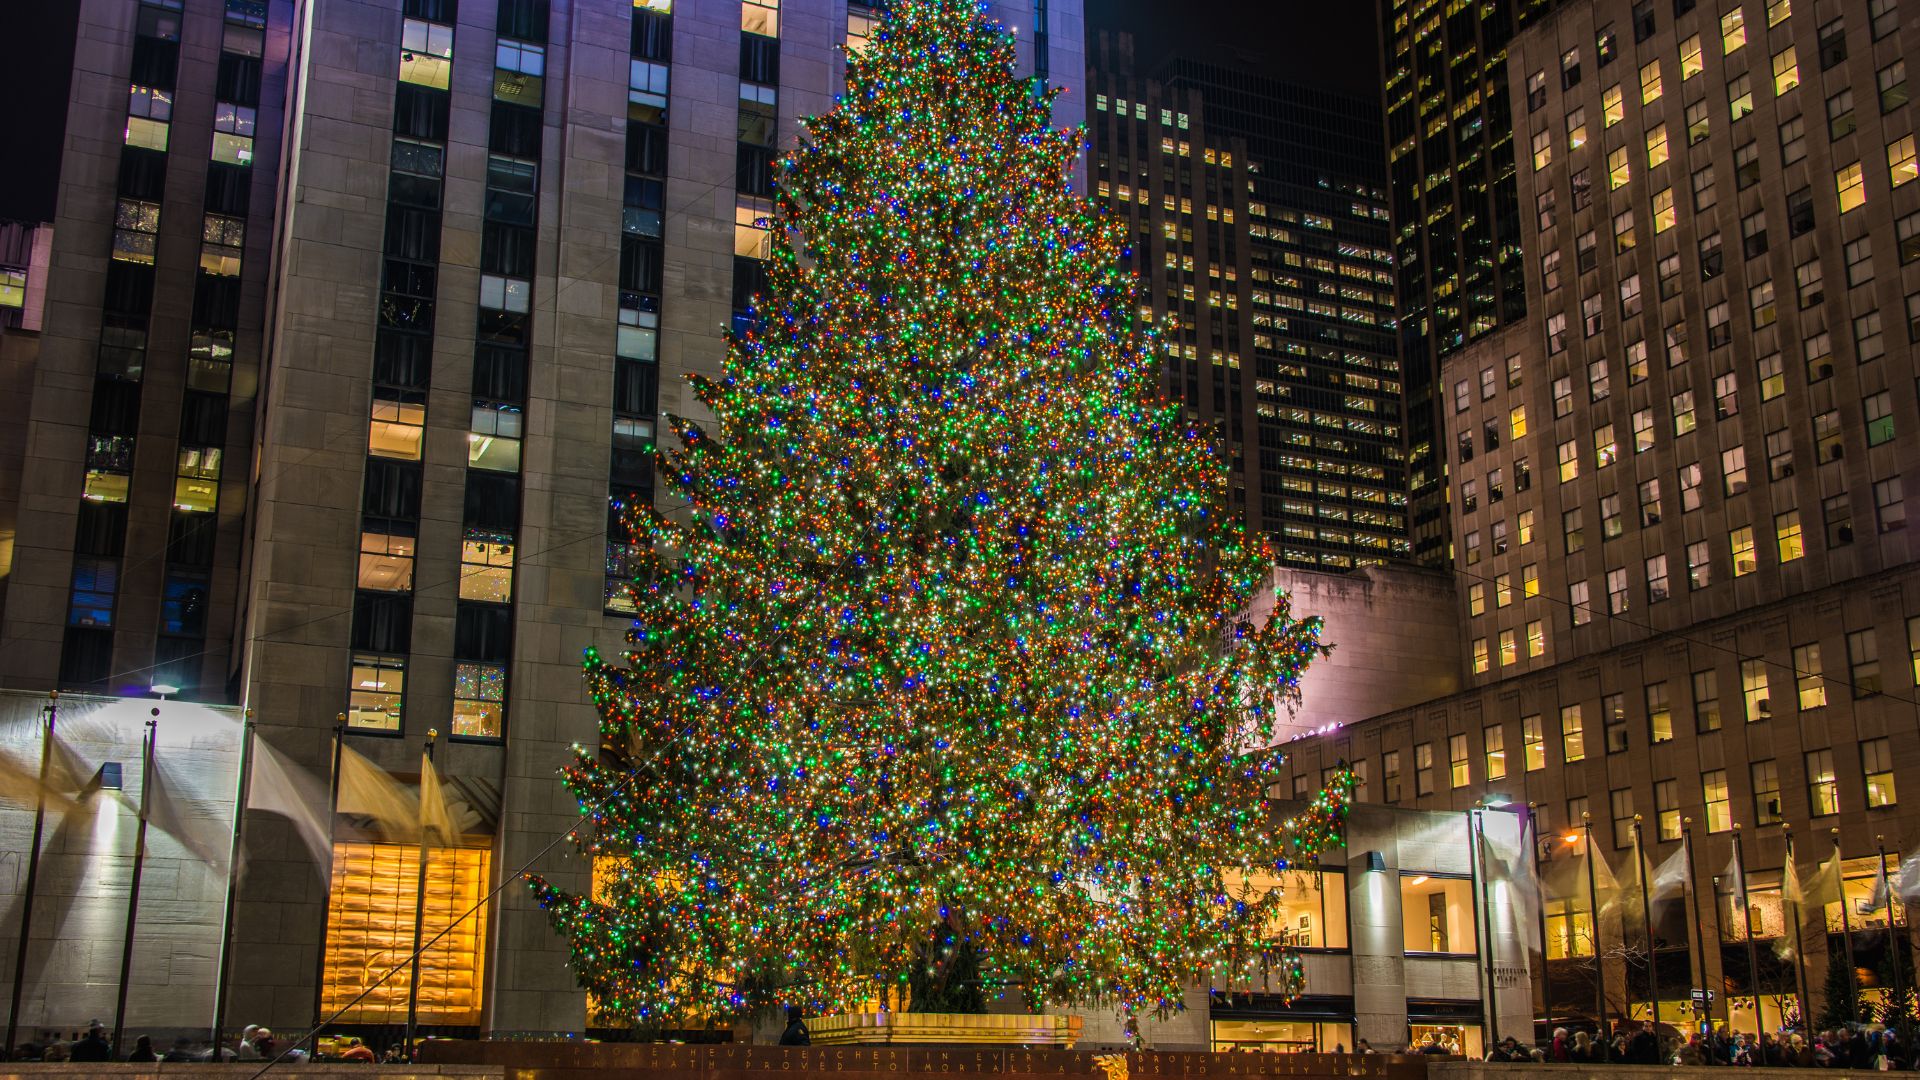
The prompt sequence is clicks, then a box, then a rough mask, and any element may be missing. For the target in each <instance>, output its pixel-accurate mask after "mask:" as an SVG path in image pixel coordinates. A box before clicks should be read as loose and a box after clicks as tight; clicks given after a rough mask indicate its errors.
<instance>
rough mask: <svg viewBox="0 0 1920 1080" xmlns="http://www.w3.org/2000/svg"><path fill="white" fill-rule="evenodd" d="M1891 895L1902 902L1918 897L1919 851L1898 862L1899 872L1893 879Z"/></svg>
mask: <svg viewBox="0 0 1920 1080" xmlns="http://www.w3.org/2000/svg"><path fill="white" fill-rule="evenodd" d="M1893 895H1895V896H1897V897H1899V898H1900V899H1901V900H1903V901H1904V900H1912V899H1914V898H1915V897H1920V851H1916V852H1914V853H1913V854H1911V855H1908V856H1906V857H1904V858H1902V859H1901V860H1900V872H1899V873H1898V874H1895V875H1894V878H1893Z"/></svg>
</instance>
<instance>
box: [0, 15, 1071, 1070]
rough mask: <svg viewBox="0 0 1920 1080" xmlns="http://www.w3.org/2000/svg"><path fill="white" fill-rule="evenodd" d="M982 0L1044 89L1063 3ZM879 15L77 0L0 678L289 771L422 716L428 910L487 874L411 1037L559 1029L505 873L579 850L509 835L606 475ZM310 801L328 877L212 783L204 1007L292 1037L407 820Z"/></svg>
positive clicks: (556, 748) (550, 833)
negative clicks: (477, 915)
mask: <svg viewBox="0 0 1920 1080" xmlns="http://www.w3.org/2000/svg"><path fill="white" fill-rule="evenodd" d="M989 11H990V13H991V14H992V15H993V16H994V17H996V18H997V19H999V20H1000V21H1001V22H1002V23H1003V24H1005V25H1007V26H1009V27H1010V28H1012V29H1013V30H1014V32H1015V34H1016V37H1017V39H1018V43H1019V44H1018V52H1019V56H1020V63H1021V65H1022V68H1023V69H1024V70H1027V71H1030V72H1036V73H1039V74H1042V75H1044V76H1045V77H1047V78H1048V79H1049V80H1050V81H1051V82H1052V83H1053V84H1054V85H1057V86H1059V87H1060V88H1062V89H1063V90H1065V93H1064V94H1063V95H1061V96H1060V98H1059V99H1058V100H1057V102H1056V106H1055V108H1056V112H1055V120H1056V123H1057V125H1058V126H1061V127H1073V126H1075V125H1078V124H1080V123H1081V122H1082V121H1083V119H1084V96H1083V94H1082V93H1081V77H1082V73H1083V72H1084V70H1085V66H1086V65H1085V59H1084V46H1083V31H1082V13H1081V5H1080V3H1079V0H999V2H996V3H993V4H991V5H989ZM877 18H878V13H877V12H876V11H874V10H872V9H870V8H868V7H864V6H861V5H857V4H856V5H852V6H849V4H848V3H846V2H845V0H834V2H833V3H800V2H796V0H787V2H786V3H784V4H783V3H781V0H724V2H707V0H465V2H456V0H327V2H324V3H322V2H317V0H227V2H219V0H145V2H141V0H82V2H81V8H80V12H79V15H78V31H77V36H78V47H77V50H76V61H75V66H74V73H73V83H72V87H71V93H70V98H71V102H70V105H69V117H68V121H67V125H66V132H67V134H66V143H65V149H64V153H63V155H62V158H61V160H60V162H59V163H58V167H59V169H60V171H61V185H62V188H61V190H62V196H61V199H60V203H59V209H58V213H57V220H56V222H55V223H54V226H55V227H54V229H53V230H52V233H51V235H52V236H53V237H55V238H56V239H55V240H54V242H53V244H52V247H51V252H50V258H49V260H48V261H49V269H48V273H47V276H46V294H45V295H46V304H45V311H46V318H45V321H44V326H43V327H42V328H41V329H40V332H39V335H38V339H37V341H36V342H34V344H35V345H36V346H37V349H36V352H37V355H36V356H35V357H33V358H32V359H31V360H30V361H29V366H28V367H25V368H23V369H22V370H21V371H20V372H19V373H18V381H19V384H20V385H21V386H22V388H23V391H24V392H26V393H28V394H30V399H29V407H28V410H27V411H28V413H29V418H28V420H27V422H26V425H25V428H26V431H25V437H24V443H23V448H22V450H21V452H20V456H21V458H22V462H23V463H22V466H21V468H20V469H19V470H18V471H19V487H18V494H17V496H14V497H12V498H10V500H9V505H8V508H7V512H8V513H10V514H13V515H15V518H16V520H17V523H18V524H17V540H16V542H15V544H14V546H13V548H12V550H11V552H10V556H9V561H8V563H7V565H6V567H5V574H4V577H5V580H6V592H5V609H4V612H0V635H3V638H0V640H4V641H5V644H6V648H4V649H0V685H4V686H6V687H9V688H20V689H26V690H36V691H40V690H46V689H52V688H56V687H58V688H64V689H87V690H94V691H103V692H109V693H114V694H122V695H125V694H133V695H143V694H147V693H149V692H154V691H158V692H160V693H165V694H167V695H168V696H170V697H173V698H175V699H176V700H190V701H204V702H220V703H228V704H235V705H243V706H245V707H246V708H249V709H251V710H252V713H253V716H254V719H255V721H256V723H257V725H258V731H259V736H260V739H261V740H262V743H263V744H264V745H266V746H269V747H271V748H273V750H274V751H275V752H276V753H278V754H280V755H282V756H284V758H285V759H286V761H287V762H288V763H289V764H290V766H291V767H293V768H296V769H299V770H302V771H304V772H306V773H308V774H310V775H311V776H314V777H317V778H319V782H320V783H321V784H322V785H325V783H326V778H327V777H328V775H329V773H330V770H331V762H332V760H333V758H334V753H333V737H334V732H335V730H336V727H339V726H344V728H345V730H346V735H345V744H346V745H347V746H349V747H350V748H352V749H353V750H354V751H355V752H357V753H358V754H360V755H362V756H364V757H365V758H367V759H369V760H371V761H372V762H374V763H375V764H376V765H378V766H379V767H380V768H382V769H384V770H386V771H387V772H389V773H390V774H392V775H394V776H396V777H398V778H400V779H401V780H402V781H403V782H407V783H411V782H412V781H413V777H414V775H415V774H417V773H418V772H419V771H420V760H421V754H422V750H423V747H424V745H425V741H426V737H427V733H428V732H429V730H436V731H437V732H438V734H439V739H438V741H437V745H436V747H435V761H436V763H437V765H438V768H439V769H440V771H441V772H442V773H443V774H444V775H445V777H446V778H447V780H448V783H449V784H450V785H452V786H454V787H457V788H458V789H459V790H460V792H461V793H462V798H463V799H464V800H465V805H466V806H467V807H468V809H469V810H470V811H471V812H470V813H469V814H468V815H467V816H466V825H467V827H468V831H469V835H468V836H467V837H466V838H465V840H464V841H463V844H462V845H461V846H460V847H458V848H456V849H451V850H449V851H447V852H445V853H442V854H437V855H435V856H434V857H433V858H430V859H429V861H428V870H429V888H430V895H431V896H433V897H434V898H435V899H434V903H433V904H430V905H429V909H428V925H429V927H430V928H432V927H437V926H439V925H443V924H444V920H446V919H450V918H451V916H452V905H453V903H454V900H455V899H456V898H466V897H469V896H474V897H477V896H480V895H484V894H485V893H486V892H487V891H488V890H490V888H491V887H492V886H493V885H495V884H500V883H505V884H506V885H507V887H506V888H505V889H504V890H503V891H502V892H501V893H500V895H499V897H498V898H497V899H496V900H495V901H493V903H492V904H491V905H489V906H488V909H487V910H488V916H489V917H488V918H487V920H486V921H485V923H484V924H481V925H482V929H480V930H479V931H478V932H477V933H476V934H475V935H473V937H472V939H471V940H459V941H458V944H459V947H458V948H457V949H454V950H452V951H451V952H448V953H446V955H445V956H444V957H443V958H442V959H441V960H436V961H435V964H436V967H435V971H436V973H437V974H435V975H434V976H433V978H434V979H436V980H438V981H437V982H435V983H434V986H435V995H434V1002H433V1004H432V1005H431V1006H430V1007H427V1008H425V1009H423V1022H425V1023H426V1024H427V1026H428V1027H429V1028H430V1029H433V1030H440V1031H446V1032H460V1031H474V1030H481V1029H485V1030H490V1031H493V1032H498V1033H508V1032H557V1031H579V1030H581V1028H582V1027H583V1025H584V1022H585V1001H584V995H583V994H582V993H581V992H579V991H578V990H577V989H576V988H575V987H574V985H573V980H572V977H571V975H570V974H569V973H568V971H567V969H566V966H565V951H564V948H563V945H562V943H561V941H560V940H559V939H558V938H557V937H556V936H555V935H554V934H553V932H552V931H551V930H550V928H549V927H548V925H547V922H546V919H545V917H544V916H543V915H542V914H541V913H540V912H539V911H538V910H537V909H536V907H535V905H534V904H533V902H532V900H531V897H530V895H529V894H528V893H527V892H526V890H524V889H523V888H522V887H520V886H518V885H517V884H515V883H514V882H513V877H514V874H515V872H516V871H517V870H518V868H520V867H522V866H523V865H526V864H528V863H529V861H530V860H531V861H532V862H533V869H535V870H537V871H539V872H541V873H544V874H546V875H547V876H549V877H550V878H552V879H554V880H556V881H557V882H559V883H561V884H563V885H565V886H568V887H576V888H577V887H583V886H584V885H585V879H586V874H585V872H584V868H582V867H580V866H579V864H578V863H577V861H570V857H569V852H568V849H567V846H566V845H564V844H562V845H559V846H557V847H551V848H550V846H549V845H551V844H552V842H553V841H554V840H555V838H556V837H558V836H559V834H560V833H562V832H563V831H564V830H566V829H567V828H568V827H570V826H571V825H573V824H574V823H575V821H576V816H577V807H575V806H574V805H573V804H572V802H571V801H570V799H569V798H568V797H567V796H566V794H565V792H564V791H563V790H562V789H561V787H560V785H559V783H558V782H557V778H556V770H557V769H558V767H559V766H560V765H561V764H562V763H563V762H564V761H565V760H566V759H567V757H568V755H569V753H570V751H571V747H572V746H574V745H575V744H589V745H590V744H592V743H593V741H594V740H595V739H597V737H598V716H597V713H596V712H595V711H594V709H593V708H592V707H591V706H590V704H589V703H588V701H587V699H586V695H585V692H584V688H583V686H582V684H581V680H580V677H579V665H580V660H581V656H582V653H583V651H584V650H585V649H586V648H587V647H589V646H598V647H600V648H601V649H602V650H607V651H613V652H617V651H618V649H619V648H620V647H621V645H622V635H623V632H624V630H625V627H626V618H625V616H624V614H623V612H622V611H621V608H622V606H623V604H624V597H623V595H622V594H621V593H620V591H619V588H618V583H619V582H620V581H621V580H622V575H623V568H624V555H625V540H626V538H625V537H624V536H623V535H620V534H619V532H618V530H617V529H615V528H614V527H613V526H612V524H611V520H612V517H611V513H610V511H611V510H612V509H617V507H618V506H619V505H621V504H623V503H625V502H628V501H631V500H637V499H652V498H653V484H652V473H651V469H652V465H651V462H652V455H651V452H652V448H653V444H654V439H655V436H656V431H657V425H658V424H659V422H660V418H661V417H662V416H663V415H665V414H668V413H672V414H677V415H683V416H691V417H694V418H696V419H697V418H698V416H699V411H700V410H699V408H698V407H697V405H696V404H695V403H694V402H693V401H692V400H691V398H690V396H689V395H688V393H687V390H686V386H685V376H687V375H689V374H693V373H706V374H710V375H711V374H715V373H717V372H718V370H719V363H720V359H721V356H722V353H723V345H722V339H721V334H722V331H723V330H724V329H725V328H726V327H728V326H729V325H730V324H731V323H732V322H733V321H734V320H736V319H738V318H740V317H742V316H743V315H744V311H745V308H746V304H747V300H748V298H749V297H750V296H751V295H752V293H753V291H754V290H755V288H757V287H758V285H759V282H760V280H761V279H760V272H759V266H758V261H757V258H758V255H759V254H760V253H761V251H762V235H763V234H762V230H761V229H759V228H758V227H757V226H756V224H755V221H756V219H757V218H758V217H759V216H760V215H761V214H763V213H765V212H766V210H767V208H768V205H769V204H768V201H767V195H768V194H769V193H770V189H769V188H768V187H767V184H768V183H769V179H770V176H771V168H772V161H773V159H774V157H775V156H776V155H777V154H778V152H779V151H780V149H781V148H782V147H786V146H791V145H792V144H793V141H794V140H795V139H796V138H797V136H798V130H799V127H798V125H799V120H800V118H802V117H804V116H806V115H809V114H814V113H821V112H825V111H826V110H827V109H829V108H830V107H831V105H832V102H833V95H834V93H835V91H836V90H837V88H838V86H839V85H840V82H841V79H842V76H843V70H844V60H843V55H844V53H843V51H842V50H843V49H848V48H852V49H858V48H860V47H862V46H863V44H864V42H865V40H866V39H867V37H868V36H869V35H870V34H871V33H872V29H873V25H874V22H875V21H876V19H877ZM8 350H9V351H8V358H9V359H8V373H9V377H13V376H14V375H15V371H14V367H15V365H14V364H13V362H12V357H13V355H14V353H13V346H12V345H11V339H10V343H9V345H8ZM339 830H340V831H339V833H338V834H337V836H336V845H335V857H334V866H333V876H332V879H331V883H329V882H328V881H327V880H326V879H325V878H324V877H322V876H319V875H315V874H314V873H312V866H311V859H310V858H309V856H307V855H306V853H305V852H306V849H305V848H304V847H303V846H302V845H301V844H300V843H299V841H298V838H297V837H296V835H295V832H294V830H293V829H292V828H291V827H290V826H289V825H288V823H287V822H286V820H285V819H284V818H282V817H280V816H277V815H274V814H267V813H258V812H256V813H252V814H250V815H249V819H248V831H247V836H248V850H247V853H246V857H247V866H248V868H249V872H248V874H247V876H246V879H245V883H244V885H243V890H242V894H241V897H240V903H239V908H238V915H237V922H236V942H237V945H236V948H237V950H238V951H239V954H240V955H243V956H245V957H246V958H247V962H246V963H244V964H241V965H237V966H236V969H235V978H236V984H235V990H234V997H235V1000H236V1002H244V1003H245V1005H246V1007H245V1009H244V1010H241V1009H240V1008H239V1007H238V1005H236V1006H235V1011H234V1013H233V1016H232V1019H233V1020H235V1021H236V1022H248V1021H255V1020H258V1021H261V1022H265V1023H268V1024H270V1025H272V1026H273V1027H275V1028H276V1029H291V1030H296V1031H297V1030H301V1029H303V1028H304V1027H305V1026H306V1025H307V1024H308V1023H309V1022H310V1021H311V1019H312V1018H313V1016H314V1014H315V1013H316V1011H317V1009H318V1008H320V1007H322V1006H323V1005H326V1004H327V1003H329V1002H336V1001H338V1002H344V1001H345V1000H347V999H350V998H351V997H352V995H353V992H354V991H355V990H356V988H358V987H359V986H360V985H361V984H362V983H363V982H364V981H366V980H367V979H369V978H370V977H371V976H370V975H369V973H368V972H369V970H377V969H375V968H372V967H371V965H373V963H374V962H375V959H376V958H378V957H381V956H385V955H387V954H389V953H390V952H391V950H392V949H393V948H397V947H398V946H399V945H400V944H402V943H405V944H410V942H411V937H412V933H411V931H412V925H413V919H412V894H413V878H414V873H415V871H416V870H417V869H418V864H417V862H414V861H412V860H414V858H415V856H414V854H413V853H412V852H411V849H409V848H406V847H405V846H404V845H385V844H381V843H378V842H376V841H374V840H371V839H369V838H367V837H365V836H363V835H361V834H360V833H359V832H358V831H357V830H356V829H355V828H354V822H353V821H352V820H350V819H345V818H343V820H342V822H341V823H339ZM443 898H444V899H445V903H442V899H443ZM330 927H331V929H329V928H330ZM368 927H379V928H382V934H384V935H385V936H381V934H372V933H369V932H367V928H368ZM402 939H405V940H404V942H402ZM377 1000H378V999H376V1001H377ZM83 1019H84V1018H83ZM349 1020H351V1021H353V1022H356V1023H359V1024H362V1025H363V1026H368V1027H378V1026H380V1025H382V1024H387V1023H392V1022H397V1020H398V1017H396V1016H395V1014H394V1012H393V1008H392V1005H391V1002H390V1001H389V1002H386V1003H383V1004H380V1006H379V1008H377V1009H372V1010H368V1009H363V1010H361V1011H360V1012H358V1013H356V1014H354V1015H351V1016H350V1017H349Z"/></svg>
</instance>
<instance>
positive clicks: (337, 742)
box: [307, 713, 347, 1057]
mask: <svg viewBox="0 0 1920 1080" xmlns="http://www.w3.org/2000/svg"><path fill="white" fill-rule="evenodd" d="M346 749H347V714H346V713H335V714H334V717H333V775H332V777H330V778H329V779H328V780H327V850H328V851H329V852H331V851H332V850H333V829H334V819H335V818H337V817H339V816H340V759H341V757H342V755H343V754H345V752H346ZM329 861H331V860H329ZM324 870H325V875H324V876H325V879H326V882H327V891H326V894H325V895H324V896H322V897H321V898H320V947H319V948H318V949H316V950H314V958H313V1023H314V1035H313V1045H312V1046H309V1047H308V1048H307V1049H308V1050H309V1051H310V1052H312V1053H313V1054H314V1056H315V1057H318V1056H319V1050H320V1032H319V1029H320V1027H321V1026H322V1024H323V1022H324V1021H325V1019H326V1015H327V1014H326V1012H325V1002H326V993H327V924H328V922H329V921H331V919H332V918H333V867H332V866H330V865H329V866H327V867H325V868H324Z"/></svg>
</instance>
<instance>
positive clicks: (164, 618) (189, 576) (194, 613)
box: [160, 572, 210, 637]
mask: <svg viewBox="0 0 1920 1080" xmlns="http://www.w3.org/2000/svg"><path fill="white" fill-rule="evenodd" d="M209 592H210V589H209V586H208V584H207V575H205V574H196V573H191V572H187V573H169V574H168V575H167V585H166V592H165V594H164V595H162V597H161V599H160V632H161V633H163V634H180V635H184V636H186V637H206V636H207V606H208V602H209V595H208V594H209Z"/></svg>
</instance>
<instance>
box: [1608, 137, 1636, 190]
mask: <svg viewBox="0 0 1920 1080" xmlns="http://www.w3.org/2000/svg"><path fill="white" fill-rule="evenodd" d="M1631 179H1633V168H1632V166H1631V165H1629V164H1628V162H1627V148H1626V147H1624V146H1622V147H1620V148H1619V149H1617V150H1614V151H1613V152H1612V153H1610V154H1608V155H1607V187H1609V188H1616V189H1617V188H1623V187H1626V186H1627V181H1629V180H1631Z"/></svg>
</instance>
